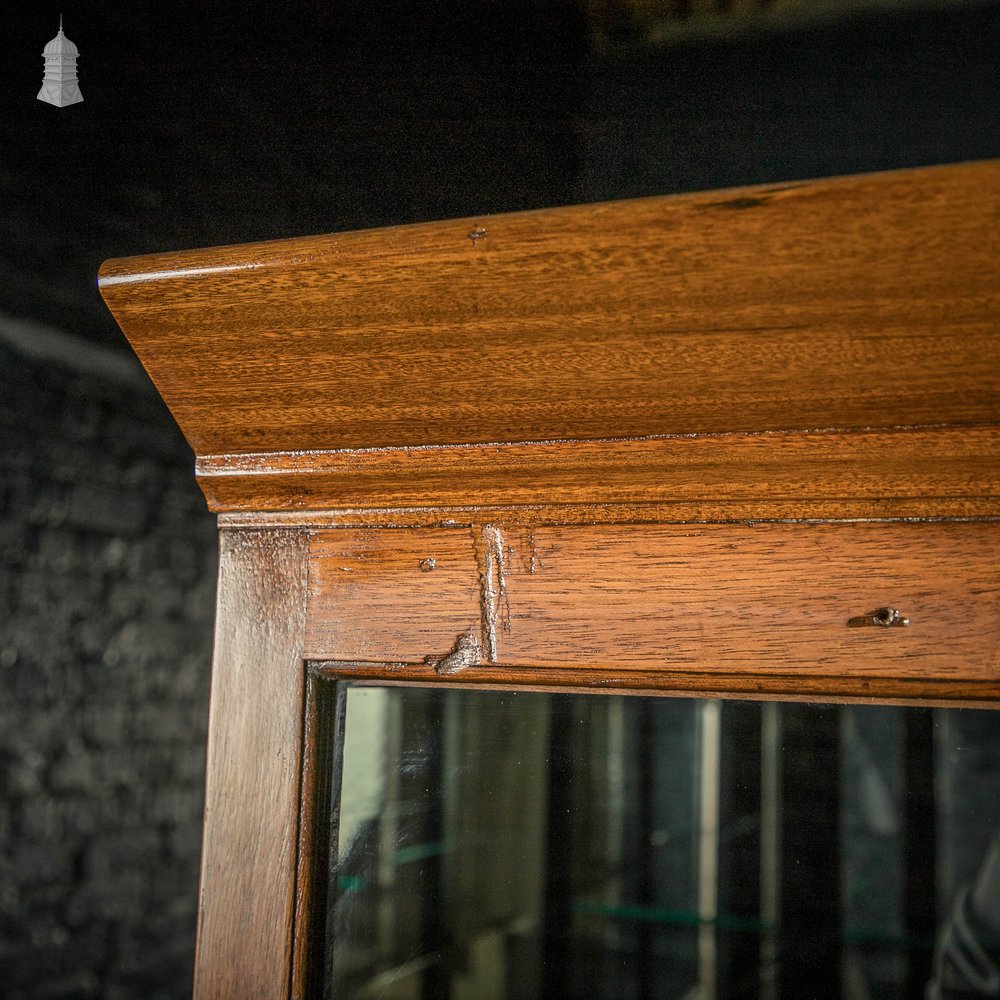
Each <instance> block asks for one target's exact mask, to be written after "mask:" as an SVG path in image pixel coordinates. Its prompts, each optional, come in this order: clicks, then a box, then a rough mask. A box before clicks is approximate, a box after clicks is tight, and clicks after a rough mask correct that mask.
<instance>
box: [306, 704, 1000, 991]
mask: <svg viewBox="0 0 1000 1000" xmlns="http://www.w3.org/2000/svg"><path fill="white" fill-rule="evenodd" d="M998 749H1000V713H992V712H985V711H969V710H930V709H903V708H891V707H875V706H872V707H869V706H863V707H862V706H815V705H791V704H784V705H779V704H774V703H737V702H717V701H696V700H687V699H666V698H636V697H623V696H595V695H589V694H588V695H584V694H580V695H569V694H553V693H538V692H518V693H502V692H481V691H468V690H466V691H460V690H447V689H438V688H418V687H392V688H374V687H350V688H348V689H347V692H346V727H345V734H344V753H343V756H342V764H341V770H340V773H339V774H335V775H331V780H332V782H333V784H334V796H333V797H334V801H337V800H338V798H339V828H338V824H334V828H335V829H337V832H336V834H334V839H333V842H332V844H331V852H330V854H331V876H330V887H329V899H328V904H327V933H326V956H325V982H324V995H325V996H327V997H330V998H336V1000H353V998H358V1000H360V998H366V997H381V998H384V1000H420V998H427V1000H431V998H433V1000H438V998H448V1000H520V998H541V997H545V998H550V997H551V998H577V997H579V998H581V1000H583V998H586V1000H602V998H608V1000H629V998H636V1000H660V998H662V1000H668V998H669V1000H712V998H726V997H740V998H743V997H746V998H761V1000H775V998H779V997H782V998H784V997H789V998H790V997H795V998H801V997H806V996H808V997H816V998H823V997H842V998H848V1000H854V998H857V1000H863V998H879V1000H883V998H884V1000H896V998H909V997H912V998H921V1000H924V998H925V997H926V998H931V1000H945V998H950V997H955V998H957V997H962V998H971V997H977V996H998V995H1000V973H998V972H997V964H996V963H997V956H998V954H1000V852H997V849H996V848H995V847H993V848H991V845H992V844H994V842H995V839H996V831H997V829H998V828H1000V773H998V771H1000V769H998V768H997V767H996V760H997V756H996V754H997V751H998ZM338 791H339V797H338V795H337V794H336V793H337V792H338ZM991 850H992V851H993V852H994V853H991ZM994 855H998V856H994ZM976 989H979V990H980V991H981V992H975V990H976ZM990 989H992V990H993V992H982V990H990ZM963 991H964V992H963Z"/></svg>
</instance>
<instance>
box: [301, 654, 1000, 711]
mask: <svg viewBox="0 0 1000 1000" xmlns="http://www.w3.org/2000/svg"><path fill="white" fill-rule="evenodd" d="M307 662H308V665H309V668H310V670H312V671H314V672H315V673H317V674H318V675H319V676H322V677H325V678H327V679H329V680H333V681H342V682H346V683H349V684H351V685H355V686H378V687H395V686H405V685H409V684H416V685H420V686H421V687H424V686H431V685H433V686H436V687H441V688H464V689H471V690H479V691H543V692H550V693H568V694H598V695H609V694H620V695H638V696H649V695H653V696H662V697H669V698H699V699H700V698H720V699H726V700H738V701H788V702H808V703H816V704H823V703H840V704H865V705H871V704H878V705H900V706H912V707H918V708H919V707H923V708H986V709H994V710H995V709H996V708H997V707H998V705H1000V682H995V681H969V680H958V681H956V680H942V679H940V678H905V677H842V676H835V675H824V676H816V677H804V676H802V675H795V674H782V673H780V672H774V673H759V672H756V671H755V672H733V671H720V672H704V673H700V672H682V671H676V670H670V669H663V670H655V669H653V670H613V669H607V670H598V669H593V668H590V669H586V670H581V669H574V668H559V667H530V666H517V667H514V666H503V665H501V664H488V665H483V666H477V667H476V668H475V670H470V671H468V672H467V673H464V674H461V673H460V674H446V675H442V674H441V673H440V672H439V671H437V670H436V669H435V668H434V667H433V666H432V665H428V664H422V663H408V662H397V663H374V662H352V661H339V660H324V659H310V660H308V661H307Z"/></svg>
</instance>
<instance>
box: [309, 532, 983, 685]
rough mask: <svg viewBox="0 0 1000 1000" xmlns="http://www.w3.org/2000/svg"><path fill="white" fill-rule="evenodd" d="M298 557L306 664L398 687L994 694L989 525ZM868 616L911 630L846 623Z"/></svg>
mask: <svg viewBox="0 0 1000 1000" xmlns="http://www.w3.org/2000/svg"><path fill="white" fill-rule="evenodd" d="M312 550H313V553H314V557H313V559H312V561H311V570H310V586H309V614H308V622H307V626H306V639H305V645H306V655H307V656H308V657H309V658H310V659H314V660H336V661H363V662H369V663H372V662H375V663H382V664H385V665H387V669H385V670H381V671H379V672H378V676H380V677H383V678H388V679H395V680H397V681H399V680H404V679H413V680H423V681H426V680H427V679H428V678H430V679H432V680H433V679H435V675H436V678H437V679H439V680H440V679H441V678H442V677H444V678H446V679H448V680H454V681H456V682H460V683H461V682H465V681H468V682H470V683H477V682H481V681H491V682H493V681H498V680H503V681H504V682H506V683H517V682H518V680H517V678H520V682H521V683H540V681H539V679H538V678H535V680H531V679H530V678H529V674H530V671H531V670H532V669H538V668H543V672H542V675H541V676H547V677H548V681H547V682H548V683H567V679H568V678H571V677H572V672H573V671H576V672H577V673H578V674H587V673H588V672H589V673H590V674H591V675H593V679H592V681H590V683H593V682H594V681H595V680H600V678H601V677H602V676H603V677H604V680H605V682H606V683H609V684H615V683H619V682H621V683H623V684H624V686H629V685H631V686H640V687H642V688H644V689H650V688H659V689H661V690H671V689H675V690H688V691H692V690H694V691H700V692H701V693H709V692H711V691H718V690H719V684H720V683H723V681H720V680H719V679H718V678H719V677H723V675H735V676H736V677H737V678H738V677H739V676H742V677H743V684H742V689H744V690H748V691H764V692H771V693H784V694H793V695H794V694H796V693H797V692H798V693H800V694H802V695H804V696H815V695H816V694H817V693H818V692H821V691H825V692H826V693H827V694H831V693H837V692H839V693H849V692H869V693H870V694H871V695H872V696H878V697H882V698H887V697H890V696H891V697H897V698H900V697H907V696H908V694H907V692H909V694H912V692H913V691H915V690H916V688H915V687H914V682H920V683H923V684H924V686H925V688H926V690H927V691H933V692H934V696H935V697H943V696H944V695H943V694H942V692H943V691H946V690H947V687H948V685H949V683H955V684H957V685H959V688H960V689H961V690H962V691H964V692H965V694H964V695H963V696H968V688H967V685H968V684H970V683H971V684H973V685H975V684H985V685H987V686H988V690H990V691H993V692H996V691H1000V685H998V682H1000V614H998V607H1000V569H998V566H1000V561H998V557H1000V526H998V525H995V524H989V523H987V524H979V523H947V522H946V523H938V524H911V523H896V524H864V523H859V524H788V525H782V524H766V525H765V524H762V525H756V526H752V527H751V526H743V525H701V526H690V527H682V526H672V525H659V526H654V525H648V526H644V527H642V528H641V529H637V528H634V527H629V526H614V525H593V526H574V527H560V526H550V527H540V528H536V529H531V528H524V527H517V528H513V529H510V528H505V527H502V526H498V525H479V526H476V527H474V528H472V529H464V528H455V529H451V530H447V529H443V530H442V529H439V530H435V531H424V530H407V529H399V530H384V529H383V530H375V531H364V530H357V531H356V530H352V529H343V530H332V531H325V532H320V533H318V534H317V536H316V538H315V539H314V541H313V544H312ZM429 559H433V560H434V568H433V569H430V570H428V569H427V563H426V560H429ZM361 567H365V568H364V569H363V570H362V569H360V568H361ZM439 567H440V573H441V575H440V577H438V576H437V574H438V572H439ZM355 570H360V571H359V572H356V571H355ZM882 607H891V608H895V609H897V610H898V611H900V612H901V614H902V615H904V616H906V617H907V618H908V619H909V621H910V624H909V625H908V626H906V627H879V626H877V625H867V626H861V627H853V626H852V624H851V620H852V619H855V618H857V617H859V616H865V615H868V614H870V613H872V612H873V611H875V610H876V609H878V608H882ZM449 654H461V655H452V657H451V659H450V661H448V657H449ZM407 665H412V666H416V667H418V668H419V669H418V671H416V672H415V671H414V670H412V669H411V666H407ZM494 668H496V669H494ZM511 669H512V670H514V671H515V673H514V674H511V673H509V672H505V671H509V670H511ZM552 669H555V670H557V671H562V672H563V673H562V674H556V675H546V674H545V673H544V671H545V670H552ZM632 671H636V672H637V673H638V674H639V675H640V678H639V680H632V681H630V680H629V679H628V677H627V675H628V674H629V672H632ZM567 672H568V673H567ZM684 675H690V676H688V677H687V679H686V680H684V681H683V682H681V683H678V682H677V678H678V677H682V676H684ZM615 678H618V681H616V680H615ZM575 682H576V683H588V682H587V681H586V680H585V679H584V678H582V677H579V676H578V677H577V678H576V681H575ZM873 682H877V683H876V685H875V687H874V688H872V687H871V684H872V683H873ZM726 683H728V682H726ZM963 685H966V687H962V686H963ZM958 690H959V689H958V688H957V689H956V691H958ZM986 691H987V688H983V689H981V691H980V694H984V692H986ZM984 696H985V695H984Z"/></svg>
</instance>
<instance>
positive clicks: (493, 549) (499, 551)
mask: <svg viewBox="0 0 1000 1000" xmlns="http://www.w3.org/2000/svg"><path fill="white" fill-rule="evenodd" d="M475 541H476V561H477V563H478V565H479V590H480V601H479V604H480V618H481V625H482V637H483V646H484V647H485V649H486V655H487V657H488V662H490V663H497V662H498V659H497V632H498V631H499V630H500V629H502V630H503V631H506V632H509V631H510V606H509V604H508V603H507V560H506V545H505V541H504V537H503V532H502V531H501V530H500V528H499V527H497V526H496V525H495V524H484V525H483V526H482V528H481V529H480V531H479V533H478V536H476V538H475Z"/></svg>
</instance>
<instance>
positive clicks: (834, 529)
mask: <svg viewBox="0 0 1000 1000" xmlns="http://www.w3.org/2000/svg"><path fill="white" fill-rule="evenodd" d="M998 234H1000V162H987V163H972V164H965V165H958V166H947V167H935V168H928V169H920V170H912V171H899V172H892V173H885V174H876V175H869V176H861V177H848V178H842V179H835V180H827V181H809V182H803V183H790V184H785V185H780V186H774V185H771V186H764V187H755V188H747V189H741V190H734V191H723V192H711V193H705V194H697V195H685V196H680V197H666V198H652V199H644V200H639V201H625V202H618V203H609V204H601V205H587V206H579V207H570V208H560V209H552V210H546V211H537V212H525V213H517V214H511V215H501V216H495V217H488V218H485V217H484V218H470V219H460V220H453V221H447V222H440V223H433V224H424V225H413V226H402V227H396V228H389V229H381V230H376V231H371V232H359V233H347V234H340V235H332V236H320V237H314V238H305V239H292V240H287V241H281V242H270V243H260V244H254V245H247V246H235V247H226V248H219V249H212V250H199V251H191V252H183V253H169V254H159V255H155V256H150V257H142V258H134V259H128V260H113V261H109V262H107V263H106V264H105V265H104V266H103V268H102V270H101V278H100V287H101V291H102V294H103V295H104V297H105V299H106V301H107V303H108V305H109V306H110V308H111V310H112V312H113V313H114V315H115V317H116V318H117V320H118V321H119V323H120V324H121V326H122V329H123V330H124V331H125V333H126V335H127V336H128V338H129V340H130V341H131V342H132V344H133V345H134V347H135V350H136V352H137V353H138V355H139V357H140V359H141V360H142V362H143V364H144V365H145V367H146V369H147V370H148V371H149V373H150V375H151V376H152V378H153V380H154V382H155V383H156V385H157V387H158V389H159V391H160V392H161V393H162V395H163V398H164V399H165V401H166V402H167V405H168V406H169V407H170V409H171V411H172V413H173V414H174V416H175V417H176V419H177V421H178V423H179V424H180V426H181V428H182V430H183V431H184V433H185V435H186V436H187V438H188V440H189V441H190V443H191V445H192V447H193V448H194V450H195V453H196V456H197V460H196V471H197V476H198V481H199V483H200V485H201V487H202V489H203V491H204V493H205V496H206V497H207V499H208V503H209V506H210V508H211V509H212V510H213V511H216V512H218V515H219V526H220V533H221V567H220V577H219V591H218V619H217V629H216V640H215V654H214V665H213V678H212V694H211V724H210V736H209V748H208V778H207V780H208V786H207V799H206V812H205V834H204V849H203V867H202V882H201V910H200V914H201V915H200V924H199V930H198V948H197V963H196V965H197V968H196V977H195V996H196V997H197V998H198V1000H209V998H233V1000H236V998H239V1000H247V998H251V997H259V998H267V1000H285V998H288V997H291V998H299V997H303V996H307V995H312V994H313V993H315V992H317V991H318V990H319V989H320V987H319V986H318V985H317V977H318V978H321V975H320V973H318V972H317V971H316V970H317V969H318V968H319V966H320V965H321V964H322V961H321V959H320V958H318V957H317V952H318V951H321V950H322V932H321V930H318V929H317V922H318V921H321V919H322V916H321V915H322V910H323V907H322V905H321V904H320V902H319V897H320V896H321V895H323V893H324V892H325V887H324V885H323V884H322V883H323V881H324V879H325V877H326V876H325V868H324V865H325V863H326V861H325V858H326V853H325V852H326V849H327V848H326V846H325V844H326V840H327V839H328V837H329V831H328V830H327V829H326V826H325V825H324V824H325V822H326V820H325V817H326V814H327V811H328V798H329V791H328V790H327V791H323V788H322V786H323V783H324V780H325V779H324V777H323V775H324V774H325V773H326V771H327V770H328V769H329V766H330V763H329V762H330V760H331V759H332V758H334V757H335V756H336V754H337V752H338V750H337V738H338V732H339V731H338V728H337V722H336V717H335V716H336V710H335V704H334V702H335V699H333V700H331V699H329V698H327V697H326V696H325V695H323V694H322V691H325V690H327V688H326V687H324V685H329V684H330V679H331V678H333V679H341V680H346V681H350V682H353V683H357V684H361V683H364V684H378V685H421V686H449V687H452V688H454V687H458V688H463V689H464V688H486V689H502V690H508V689H521V688H531V689H552V690H559V691H578V690H586V691H595V692H604V693H608V692H623V691H627V692H643V693H647V694H649V693H655V694H672V695H680V696H685V697H698V698H722V699H731V698H740V699H771V700H792V701H813V702H823V701H834V702H863V703H874V702H885V703H900V704H907V705H935V706H939V705H968V706H981V707H993V706H995V705H997V704H998V699H1000V615H998V603H997V598H998V583H1000V569H998V567H1000V558H998V557H1000V531H998V527H997V517H998V515H1000V459H998V454H1000V453H998V443H1000V391H998V390H1000V326H998V319H997V317H998V315H1000V235H998ZM321 689H322V691H321ZM331 706H333V707H331ZM318 914H319V916H318Z"/></svg>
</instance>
